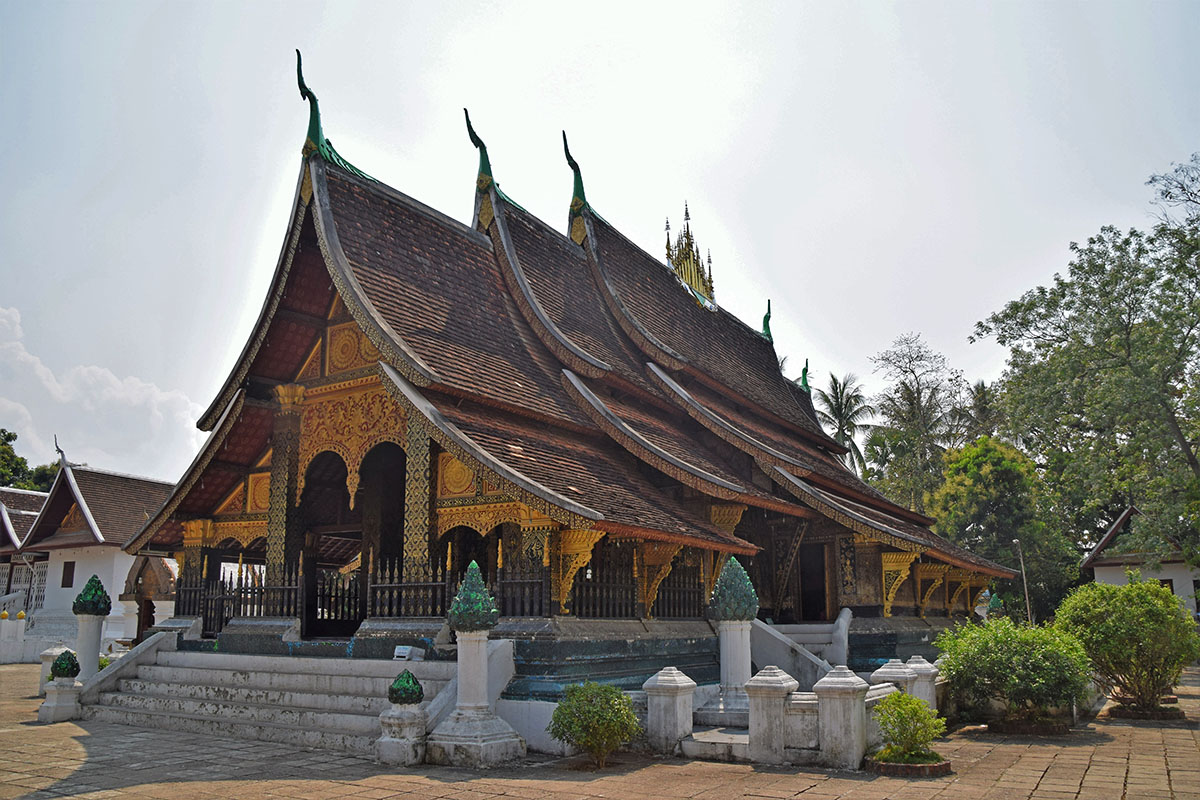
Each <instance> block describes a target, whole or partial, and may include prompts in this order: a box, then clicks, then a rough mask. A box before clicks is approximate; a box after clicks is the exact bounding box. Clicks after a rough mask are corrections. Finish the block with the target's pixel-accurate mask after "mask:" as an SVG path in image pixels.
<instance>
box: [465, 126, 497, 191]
mask: <svg viewBox="0 0 1200 800" xmlns="http://www.w3.org/2000/svg"><path fill="white" fill-rule="evenodd" d="M463 116H464V117H466V118H467V135H468V136H470V137H471V144H473V145H475V148H476V149H477V150H479V177H478V178H476V180H475V185H476V186H477V187H478V188H479V191H481V192H482V191H483V190H484V189H486V188H487V187H488V186H490V185H491V183H492V162H491V161H490V160H489V159H488V151H487V145H486V144H484V143H483V139H480V138H479V135H478V134H476V133H475V128H474V127H472V126H471V114H470V112H468V111H467V110H466V109H465V108H464V109H463Z"/></svg>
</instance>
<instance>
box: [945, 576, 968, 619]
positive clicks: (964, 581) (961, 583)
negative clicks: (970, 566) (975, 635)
mask: <svg viewBox="0 0 1200 800" xmlns="http://www.w3.org/2000/svg"><path fill="white" fill-rule="evenodd" d="M971 575H972V573H971V572H970V571H969V570H965V569H952V570H950V571H949V572H947V573H946V589H947V591H949V590H950V587H951V586H952V585H954V588H953V591H952V592H951V594H950V599H948V600H947V601H946V609H947V611H949V612H950V613H953V612H954V607H955V606H956V605H958V598H960V597H962V593H963V592H965V591H966V590H967V587H969V586H970V585H971ZM955 584H956V585H955ZM969 611H970V610H969V609H968V613H969Z"/></svg>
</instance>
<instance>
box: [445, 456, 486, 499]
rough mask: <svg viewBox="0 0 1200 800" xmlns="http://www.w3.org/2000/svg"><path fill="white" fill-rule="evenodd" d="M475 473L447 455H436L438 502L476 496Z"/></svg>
mask: <svg viewBox="0 0 1200 800" xmlns="http://www.w3.org/2000/svg"><path fill="white" fill-rule="evenodd" d="M476 485H477V482H476V480H475V473H474V472H472V471H471V470H470V468H468V467H467V465H466V464H464V463H462V462H461V461H459V460H458V459H457V458H455V457H454V456H452V455H450V454H449V453H438V480H437V496H438V499H439V500H442V499H447V498H455V497H474V496H475V495H476V493H477V492H476Z"/></svg>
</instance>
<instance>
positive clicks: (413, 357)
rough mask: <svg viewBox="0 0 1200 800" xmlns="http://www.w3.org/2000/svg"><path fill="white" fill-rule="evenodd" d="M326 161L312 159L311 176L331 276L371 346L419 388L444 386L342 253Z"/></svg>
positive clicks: (315, 217)
mask: <svg viewBox="0 0 1200 800" xmlns="http://www.w3.org/2000/svg"><path fill="white" fill-rule="evenodd" d="M325 169H326V165H325V161H324V159H322V158H320V157H319V156H313V157H311V158H310V159H309V171H310V172H309V174H310V176H311V177H312V187H313V200H314V201H315V202H314V203H313V204H312V207H313V221H314V223H316V224H315V227H316V229H317V242H318V243H319V245H320V247H321V255H322V256H323V257H324V260H325V267H326V269H328V270H329V277H330V278H331V279H332V280H333V285H334V287H335V288H336V289H337V292H338V294H339V295H340V296H341V298H342V302H343V303H345V305H346V308H347V309H348V310H349V311H350V314H351V316H353V317H354V320H355V322H357V323H358V324H359V326H360V327H361V328H362V329H363V332H364V333H365V334H366V336H367V338H368V339H369V340H370V342H371V344H373V345H374V346H375V348H376V349H377V350H378V351H379V352H380V353H381V354H382V355H384V356H385V357H386V358H387V360H388V362H390V363H391V364H392V365H393V366H395V367H396V368H398V369H400V370H401V371H402V372H403V373H404V375H405V377H406V378H408V379H409V380H411V381H412V382H414V383H416V384H417V385H419V386H428V385H429V384H431V383H441V382H442V381H441V378H439V377H438V374H437V373H436V372H435V371H434V370H433V368H432V367H430V366H429V365H428V364H426V363H425V362H424V361H423V360H422V359H421V357H420V356H419V355H417V354H416V352H414V351H413V350H412V348H410V347H409V346H408V343H407V342H405V341H404V340H403V339H402V338H401V337H400V335H399V334H398V333H396V331H395V330H394V329H393V328H392V326H391V325H389V324H388V322H387V320H385V319H384V318H383V316H382V315H381V314H380V313H379V311H378V309H376V308H375V306H374V304H373V303H372V302H371V301H370V299H369V298H368V297H367V294H366V292H364V291H363V288H362V285H361V284H359V282H358V278H356V277H355V276H354V269H353V268H352V267H351V266H350V261H349V260H348V259H347V258H346V253H345V252H344V251H343V250H342V244H341V241H340V240H339V239H338V233H337V225H336V224H335V222H334V219H333V208H332V205H331V203H330V200H329V187H328V184H327V182H326V179H325Z"/></svg>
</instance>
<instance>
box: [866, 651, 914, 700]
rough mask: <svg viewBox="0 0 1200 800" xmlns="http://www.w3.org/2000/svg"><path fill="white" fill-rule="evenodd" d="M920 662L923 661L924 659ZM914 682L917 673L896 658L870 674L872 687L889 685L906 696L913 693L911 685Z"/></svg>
mask: <svg viewBox="0 0 1200 800" xmlns="http://www.w3.org/2000/svg"><path fill="white" fill-rule="evenodd" d="M921 660H922V661H924V660H925V659H921ZM916 682H917V673H916V672H915V671H914V670H912V669H911V668H909V667H908V666H907V665H906V664H905V663H904V662H903V661H901V660H900V659H898V658H893V659H892V660H890V661H888V662H887V663H886V664H884V665H883V666H882V667H880V668H879V669H877V670H875V671H874V672H872V673H871V685H872V686H878V685H879V684H881V683H891V684H894V685H895V687H896V688H897V689H899V690H900V691H902V692H906V693H907V694H912V693H913V684H915V683H916Z"/></svg>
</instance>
